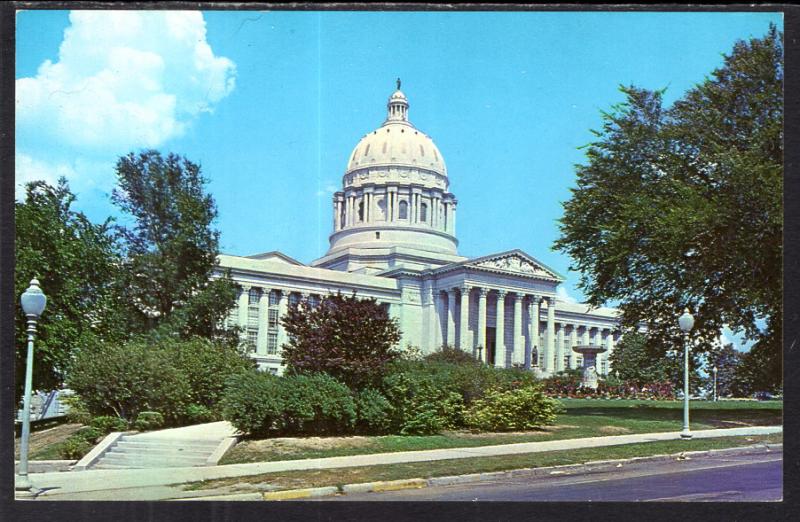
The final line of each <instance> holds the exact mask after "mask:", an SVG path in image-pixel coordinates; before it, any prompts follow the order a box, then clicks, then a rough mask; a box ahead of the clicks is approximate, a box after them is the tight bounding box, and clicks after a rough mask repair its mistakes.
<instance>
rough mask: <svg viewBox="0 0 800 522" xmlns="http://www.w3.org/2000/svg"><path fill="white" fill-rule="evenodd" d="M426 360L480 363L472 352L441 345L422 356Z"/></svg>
mask: <svg viewBox="0 0 800 522" xmlns="http://www.w3.org/2000/svg"><path fill="white" fill-rule="evenodd" d="M423 359H424V360H425V361H427V362H434V363H452V364H475V365H477V364H480V361H478V360H477V359H476V358H475V357H473V356H472V354H470V353H467V352H465V351H464V350H460V349H458V348H456V347H454V346H449V345H446V344H445V345H442V347H441V348H439V349H438V350H437V351H435V352H433V353H429V354H428V355H426V356H425V357H424V358H423Z"/></svg>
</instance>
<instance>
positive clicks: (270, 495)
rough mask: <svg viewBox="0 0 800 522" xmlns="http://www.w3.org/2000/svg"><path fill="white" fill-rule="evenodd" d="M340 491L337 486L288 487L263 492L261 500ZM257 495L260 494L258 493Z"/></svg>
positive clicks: (304, 496) (331, 493)
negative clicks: (281, 489) (282, 489)
mask: <svg viewBox="0 0 800 522" xmlns="http://www.w3.org/2000/svg"><path fill="white" fill-rule="evenodd" d="M337 493H339V488H337V487H336V486H327V487H324V488H305V489H287V490H284V491H268V492H266V493H261V494H260V498H259V500H296V499H301V498H315V497H327V496H329V495H336V494H337ZM256 495H259V494H258V493H256Z"/></svg>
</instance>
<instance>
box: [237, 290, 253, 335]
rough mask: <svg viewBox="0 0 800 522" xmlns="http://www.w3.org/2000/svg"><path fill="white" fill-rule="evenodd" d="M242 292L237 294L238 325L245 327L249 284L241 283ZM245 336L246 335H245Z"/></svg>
mask: <svg viewBox="0 0 800 522" xmlns="http://www.w3.org/2000/svg"><path fill="white" fill-rule="evenodd" d="M241 286H242V293H241V294H239V326H241V327H242V328H245V329H247V307H248V306H249V301H250V288H251V286H250V285H241ZM245 338H246V337H245Z"/></svg>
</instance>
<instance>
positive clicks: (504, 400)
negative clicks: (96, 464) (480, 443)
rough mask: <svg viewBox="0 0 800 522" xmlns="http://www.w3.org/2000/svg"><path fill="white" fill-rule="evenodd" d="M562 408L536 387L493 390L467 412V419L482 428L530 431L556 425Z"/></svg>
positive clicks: (468, 424) (475, 426)
mask: <svg viewBox="0 0 800 522" xmlns="http://www.w3.org/2000/svg"><path fill="white" fill-rule="evenodd" d="M560 410H561V406H560V404H559V403H558V402H557V401H555V400H553V399H550V398H548V397H546V396H545V394H544V393H542V390H541V388H539V387H537V386H526V387H524V388H518V389H514V390H506V391H501V390H491V391H489V392H488V393H487V394H486V396H485V397H484V398H483V399H479V400H477V401H475V403H474V404H472V406H471V407H470V408H469V409H468V410H467V411H466V412H465V413H464V422H465V424H466V425H467V426H468V427H470V428H472V429H476V430H481V431H513V430H530V429H535V428H539V427H541V426H544V425H547V424H553V423H554V422H555V419H556V413H558V412H559V411H560Z"/></svg>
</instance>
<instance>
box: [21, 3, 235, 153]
mask: <svg viewBox="0 0 800 522" xmlns="http://www.w3.org/2000/svg"><path fill="white" fill-rule="evenodd" d="M69 20H70V26H69V27H68V28H67V29H66V30H65V31H64V39H63V41H62V42H61V47H60V49H59V56H58V61H57V62H55V63H53V62H51V61H49V60H47V61H45V62H44V63H42V64H41V66H40V67H39V69H38V71H37V74H36V76H35V77H33V78H20V79H18V80H17V81H16V108H17V132H18V133H21V134H22V136H25V135H26V134H25V133H26V131H27V132H29V133H31V134H32V135H35V136H37V137H41V136H47V137H48V138H50V139H55V140H57V141H58V142H59V143H61V144H65V145H69V146H71V147H79V148H85V149H101V150H103V149H105V150H113V151H114V153H122V152H125V151H126V150H128V149H130V148H134V147H157V146H159V145H160V144H162V143H164V142H165V141H167V140H169V139H171V138H175V137H178V136H181V135H182V134H183V133H184V132H185V130H186V128H187V127H188V126H189V125H191V123H192V122H193V121H194V120H195V119H196V118H197V116H198V115H200V114H201V113H204V112H211V111H212V110H213V107H214V105H215V104H216V103H217V102H219V101H220V100H221V99H223V98H224V97H225V96H227V95H228V94H229V93H230V92H231V91H232V90H233V88H234V84H235V65H234V63H233V62H232V61H231V60H229V59H228V58H225V57H219V56H215V55H214V52H213V50H212V49H211V47H210V46H209V44H208V42H207V40H206V27H205V21H204V20H203V15H202V13H199V12H196V11H89V10H87V11H72V12H71V13H70V15H69Z"/></svg>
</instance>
